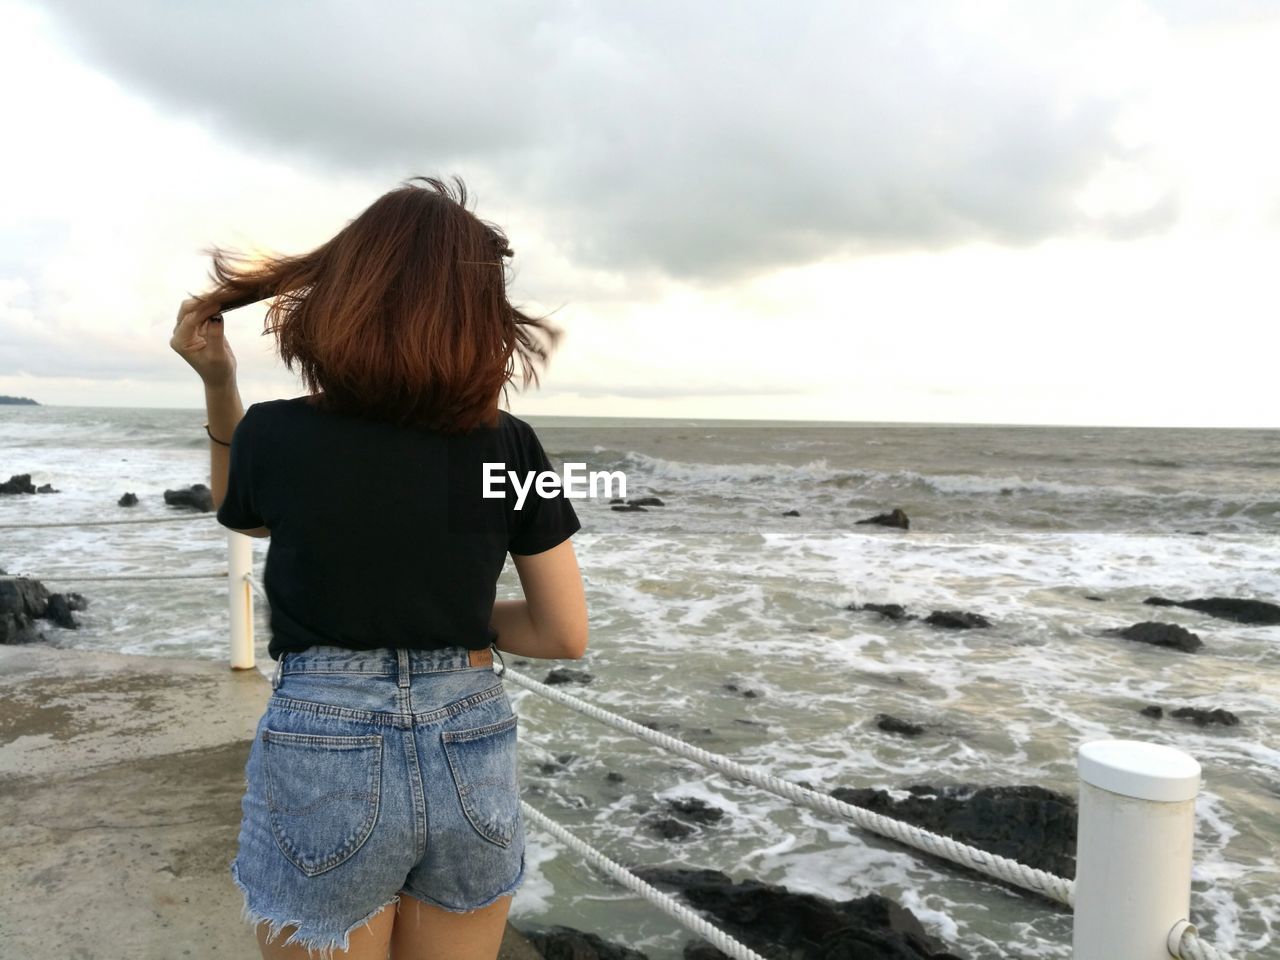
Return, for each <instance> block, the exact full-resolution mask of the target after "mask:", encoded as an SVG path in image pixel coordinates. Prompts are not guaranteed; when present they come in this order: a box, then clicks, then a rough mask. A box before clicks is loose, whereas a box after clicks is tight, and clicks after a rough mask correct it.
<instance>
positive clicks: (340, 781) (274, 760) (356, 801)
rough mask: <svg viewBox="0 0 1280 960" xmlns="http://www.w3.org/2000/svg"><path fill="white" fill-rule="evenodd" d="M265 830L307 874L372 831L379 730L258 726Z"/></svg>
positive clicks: (329, 864)
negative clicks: (345, 733)
mask: <svg viewBox="0 0 1280 960" xmlns="http://www.w3.org/2000/svg"><path fill="white" fill-rule="evenodd" d="M262 762H263V767H264V768H265V769H266V781H267V808H268V810H269V811H270V814H271V832H272V833H273V834H274V835H275V838H276V844H277V845H278V846H279V847H280V850H281V851H282V852H283V853H284V855H285V856H286V857H288V858H289V861H290V862H291V863H292V864H293V865H294V866H295V867H297V868H298V869H299V870H301V871H302V872H303V873H305V874H306V875H307V876H309V877H314V876H315V875H316V874H318V873H324V872H325V871H326V870H332V869H333V868H334V867H336V866H338V865H339V864H341V863H343V862H344V861H345V860H348V859H350V857H351V856H352V855H353V854H354V853H355V852H356V851H357V850H359V849H360V846H361V844H363V843H364V842H365V841H366V840H368V839H369V835H370V834H371V833H373V826H374V824H375V823H376V822H377V819H378V804H379V801H380V799H381V793H382V734H380V733H371V734H368V735H366V736H360V737H338V736H320V735H316V734H309V733H289V732H286V731H283V730H272V729H270V728H266V729H264V730H263V731H262Z"/></svg>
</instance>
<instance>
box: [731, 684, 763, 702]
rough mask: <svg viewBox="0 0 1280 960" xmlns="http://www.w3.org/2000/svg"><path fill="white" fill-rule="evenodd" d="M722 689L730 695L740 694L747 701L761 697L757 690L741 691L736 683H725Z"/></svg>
mask: <svg viewBox="0 0 1280 960" xmlns="http://www.w3.org/2000/svg"><path fill="white" fill-rule="evenodd" d="M724 688H725V689H726V690H728V691H729V692H730V693H740V694H742V695H743V696H744V697H746V698H747V699H748V700H755V699H757V698H758V697H760V696H761V693H760V691H759V690H743V689H742V688H741V687H740V686H738V685H737V684H736V683H726V684H725V685H724Z"/></svg>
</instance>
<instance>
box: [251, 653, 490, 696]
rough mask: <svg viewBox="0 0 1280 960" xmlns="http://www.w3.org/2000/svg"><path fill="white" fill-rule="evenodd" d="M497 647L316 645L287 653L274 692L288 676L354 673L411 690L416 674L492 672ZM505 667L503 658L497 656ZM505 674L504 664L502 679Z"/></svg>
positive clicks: (273, 684) (275, 676) (278, 664)
mask: <svg viewBox="0 0 1280 960" xmlns="http://www.w3.org/2000/svg"><path fill="white" fill-rule="evenodd" d="M495 653H498V649H497V647H496V646H490V647H485V648H482V649H480V650H470V649H467V648H466V647H441V648H440V649H438V650H405V649H402V648H391V647H383V648H379V649H377V650H350V649H348V648H346V647H336V646H328V645H316V646H311V647H307V649H305V650H286V651H285V652H284V653H282V654H280V659H279V660H277V661H276V669H275V673H274V674H273V675H272V677H271V689H272V690H274V689H276V687H278V686H279V685H280V677H281V676H282V675H284V674H286V673H354V674H361V675H364V676H382V677H396V678H397V681H398V682H399V684H400V686H408V684H409V678H410V677H411V676H413V675H414V674H424V673H447V672H450V671H454V670H476V669H490V670H492V669H493V655H494V654H495ZM498 661H499V663H502V654H501V653H498ZM505 671H506V664H505V663H503V664H502V670H501V671H499V675H501V673H503V672H505Z"/></svg>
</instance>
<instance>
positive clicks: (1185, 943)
mask: <svg viewBox="0 0 1280 960" xmlns="http://www.w3.org/2000/svg"><path fill="white" fill-rule="evenodd" d="M1179 930H1181V931H1182V933H1181V935H1180V936H1177V937H1175V936H1174V934H1176V933H1177V932H1178V931H1179ZM1167 946H1168V948H1169V955H1170V956H1173V957H1178V958H1180V960H1231V957H1230V956H1229V955H1227V954H1225V953H1223V952H1222V951H1221V950H1219V949H1218V948H1217V947H1215V946H1214V945H1213V944H1211V943H1209V942H1207V941H1205V940H1201V939H1200V937H1199V935H1198V934H1197V933H1196V928H1195V927H1193V926H1192V925H1191V924H1189V923H1188V924H1185V925H1183V924H1178V925H1176V926H1175V927H1174V928H1173V930H1172V931H1171V933H1170V936H1169V943H1168V944H1167Z"/></svg>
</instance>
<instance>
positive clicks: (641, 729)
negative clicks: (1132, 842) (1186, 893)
mask: <svg viewBox="0 0 1280 960" xmlns="http://www.w3.org/2000/svg"><path fill="white" fill-rule="evenodd" d="M505 676H507V677H509V678H511V680H512V681H514V682H515V683H517V684H519V685H520V686H522V687H524V688H526V689H528V690H532V691H533V692H534V693H536V694H538V695H540V696H543V697H546V698H547V699H549V700H554V701H556V702H557V703H560V704H563V705H564V706H566V707H568V708H569V709H571V710H576V711H577V712H578V713H581V714H583V715H584V716H587V717H591V718H592V719H593V720H598V721H600V722H601V723H604V724H607V725H609V726H611V727H613V728H614V729H616V730H621V731H623V732H624V733H629V734H631V735H632V736H635V737H639V738H640V739H642V740H647V741H649V742H650V743H652V744H655V745H656V746H659V747H662V748H663V749H664V750H668V751H670V752H671V753H675V754H678V755H679V756H682V757H686V758H688V759H690V760H693V761H694V762H695V763H700V764H702V765H703V766H704V767H710V768H712V769H713V770H719V771H721V772H723V773H727V774H729V776H731V777H736V778H738V779H739V780H745V781H746V782H747V783H751V784H754V785H755V786H757V787H760V788H761V789H764V790H768V791H769V792H770V793H775V794H777V795H778V796H780V797H784V798H786V799H787V800H790V801H792V802H793V803H798V804H800V805H802V806H805V807H808V808H810V809H811V810H817V811H818V812H819V813H825V814H828V815H829V816H835V817H841V818H843V819H845V820H851V821H853V823H854V824H856V825H857V826H859V827H861V828H862V829H864V830H868V831H870V832H871V833H875V834H878V835H879V836H882V837H887V838H888V839H890V840H896V841H897V842H899V843H902V844H905V845H906V846H909V847H913V848H915V849H916V850H922V851H924V852H925V853H928V854H932V855H933V856H935V857H941V858H942V859H944V860H950V861H952V862H953V863H958V864H960V865H961V866H965V867H968V868H970V869H971V870H976V871H978V872H979V873H983V874H986V875H987V876H989V877H994V878H995V879H997V880H1002V881H1004V882H1005V883H1012V884H1014V885H1015V886H1019V887H1022V888H1024V889H1026V890H1031V891H1033V892H1035V893H1039V894H1040V895H1042V896H1045V897H1048V898H1049V899H1050V900H1055V901H1057V902H1058V903H1061V904H1065V905H1066V906H1072V905H1073V904H1074V903H1075V883H1074V882H1073V881H1071V880H1067V879H1066V878H1064V877H1059V876H1055V875H1054V874H1052V873H1048V872H1047V871H1044V870H1038V869H1036V868H1035V867H1028V866H1026V865H1025V864H1022V863H1019V862H1018V861H1016V860H1010V859H1008V858H1007V857H1001V856H998V855H997V854H994V853H988V852H987V851H986V850H979V849H978V848H977V847H971V846H969V845H967V844H964V843H959V842H957V841H955V840H953V839H951V838H950V837H944V836H940V835H938V834H936V833H930V832H929V831H928V830H923V829H921V828H920V827H917V826H913V825H912V824H909V823H903V822H902V821H901V820H894V819H893V818H892V817H886V816H883V815H882V814H878V813H874V812H872V811H870V810H865V809H863V808H862V807H855V806H854V805H853V804H850V803H844V802H843V801H841V800H837V799H836V798H835V797H831V796H828V795H827V794H825V793H818V792H817V791H816V790H810V789H808V788H806V787H802V786H800V785H799V784H798V783H792V782H791V781H790V780H783V779H782V778H780V777H775V776H773V775H772V774H768V773H765V772H764V771H762V770H757V769H755V768H753V767H748V766H746V765H744V764H741V763H738V762H737V761H736V760H730V759H729V758H728V757H726V756H723V755H721V754H718V753H712V752H711V751H709V750H703V749H702V748H701V747H695V746H694V745H693V744H691V743H686V742H685V741H683V740H680V739H677V738H676V737H672V736H668V735H667V734H665V733H659V732H658V731H656V730H650V729H649V728H648V727H645V726H642V725H640V724H638V723H636V722H635V721H634V720H628V719H627V718H626V717H622V716H619V715H618V714H616V713H611V712H609V711H608V710H603V709H601V708H600V707H597V706H594V705H593V704H590V703H587V702H585V701H583V700H579V699H578V698H577V697H573V696H570V695H569V694H567V693H561V692H560V691H559V690H555V689H553V688H551V687H548V686H547V685H546V684H543V683H539V682H538V681H537V680H534V679H532V678H530V677H526V676H522V675H521V674H519V673H516V672H515V671H513V670H507V671H506V674H505ZM1192 960H1199V958H1192Z"/></svg>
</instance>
